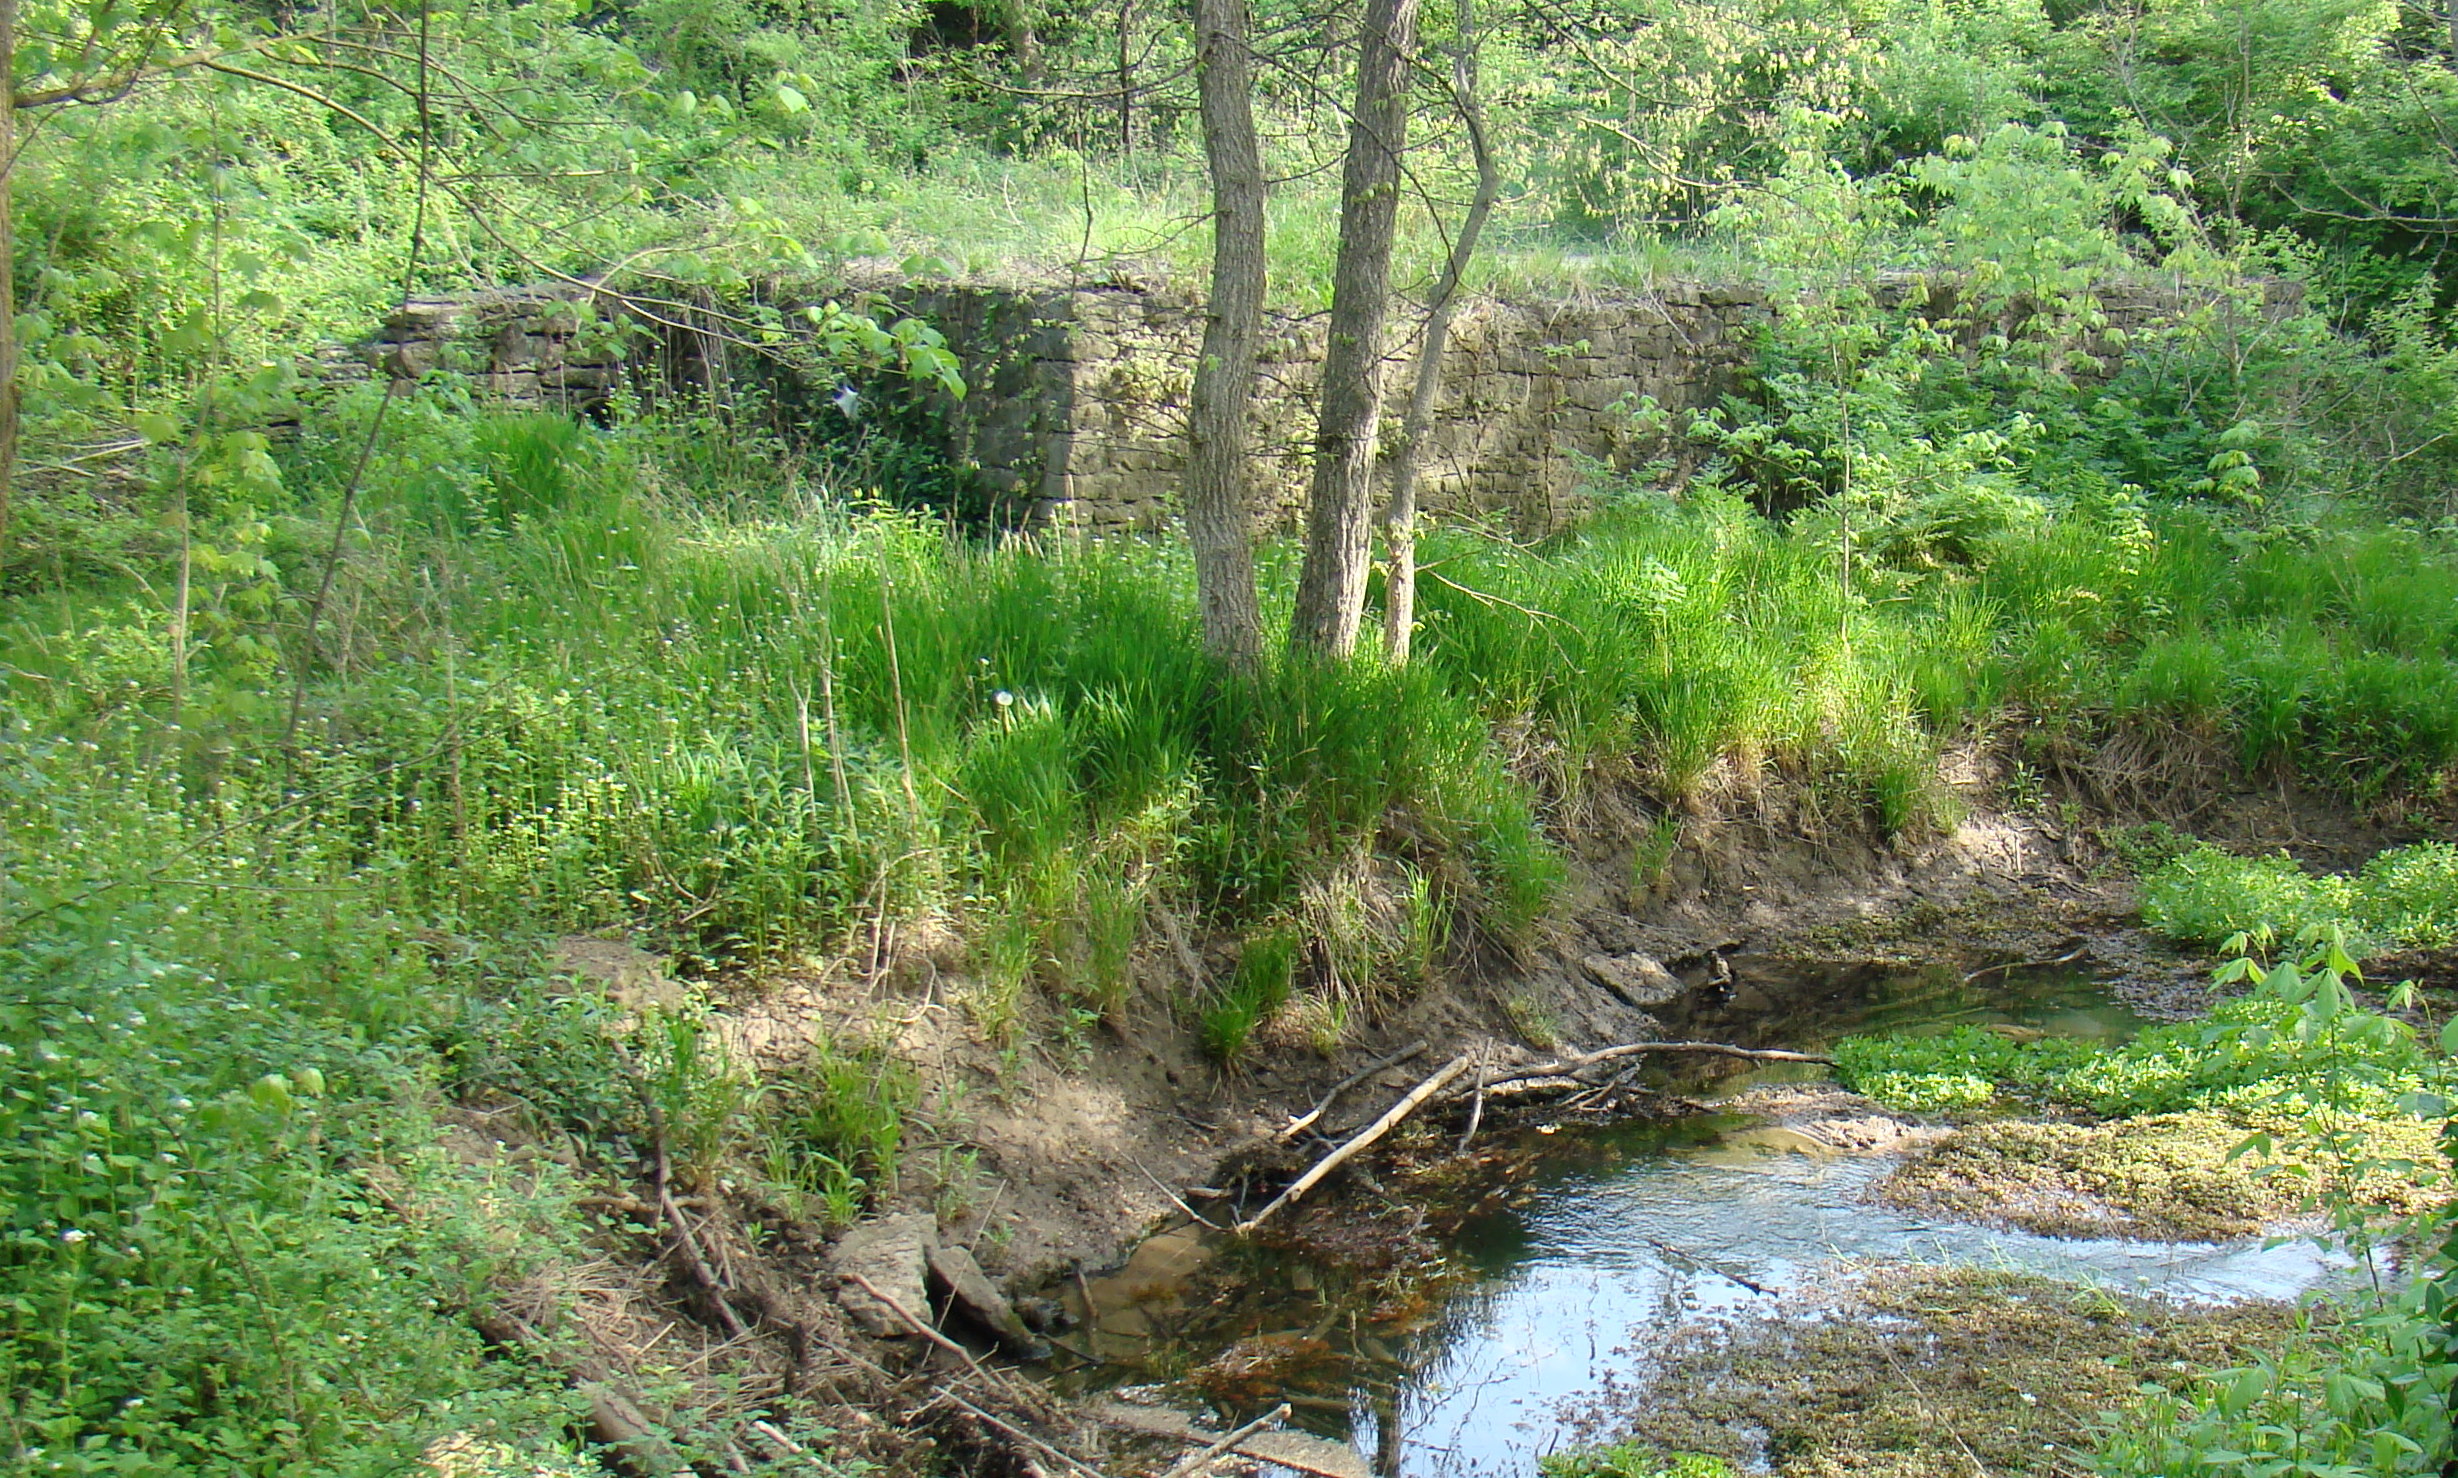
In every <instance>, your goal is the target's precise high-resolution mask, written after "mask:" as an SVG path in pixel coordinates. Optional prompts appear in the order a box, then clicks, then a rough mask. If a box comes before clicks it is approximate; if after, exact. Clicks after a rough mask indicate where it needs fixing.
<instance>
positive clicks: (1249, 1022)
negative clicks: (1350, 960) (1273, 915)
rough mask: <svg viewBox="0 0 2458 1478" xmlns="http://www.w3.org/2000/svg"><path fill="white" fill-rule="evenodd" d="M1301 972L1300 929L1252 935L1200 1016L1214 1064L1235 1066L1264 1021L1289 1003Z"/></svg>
mask: <svg viewBox="0 0 2458 1478" xmlns="http://www.w3.org/2000/svg"><path fill="white" fill-rule="evenodd" d="M1296 969H1297V931H1296V930H1294V929H1292V928H1289V927H1287V926H1285V925H1283V926H1280V927H1277V928H1271V929H1266V930H1264V931H1262V932H1261V933H1257V934H1252V935H1249V936H1247V938H1246V940H1245V942H1244V943H1243V944H1242V945H1241V946H1240V947H1239V950H1238V964H1237V969H1236V971H1235V972H1234V973H1233V974H1232V975H1231V976H1230V978H1229V981H1228V983H1227V984H1226V985H1225V986H1223V987H1221V989H1220V992H1219V994H1218V996H1217V998H1216V999H1214V1000H1212V1001H1211V1002H1209V1003H1206V1004H1205V1005H1204V1006H1203V1007H1202V1008H1201V1011H1200V1014H1199V1015H1198V1017H1197V1021H1196V1026H1197V1032H1198V1034H1199V1035H1200V1037H1201V1038H1202V1041H1203V1047H1204V1050H1205V1051H1206V1052H1209V1053H1210V1054H1211V1055H1212V1057H1213V1058H1214V1060H1216V1061H1219V1062H1224V1063H1232V1062H1236V1061H1237V1060H1238V1059H1239V1058H1240V1057H1241V1056H1243V1055H1244V1054H1245V1051H1246V1044H1247V1040H1248V1038H1250V1037H1252V1036H1253V1035H1254V1031H1255V1028H1256V1026H1258V1025H1260V1024H1261V1023H1262V1021H1263V1019H1264V1018H1265V1017H1267V1016H1270V1015H1271V1014H1272V1013H1273V1012H1274V1011H1277V1010H1279V1009H1280V1007H1281V1004H1282V1003H1283V1002H1285V1001H1287V1000H1288V998H1289V993H1290V991H1291V989H1292V988H1293V983H1294V979H1295V974H1296Z"/></svg>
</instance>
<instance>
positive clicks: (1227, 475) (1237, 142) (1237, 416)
mask: <svg viewBox="0 0 2458 1478" xmlns="http://www.w3.org/2000/svg"><path fill="white" fill-rule="evenodd" d="M7 3H10V0H0V4H7ZM1249 29H1250V27H1249V24H1248V20H1247V10H1246V0H1195V45H1196V62H1197V71H1196V84H1197V88H1198V90H1199V93H1200V95H1201V108H1202V116H1203V147H1204V154H1205V157H1206V158H1207V159H1208V160H1209V161H1210V163H1211V167H1212V299H1211V303H1210V305H1209V307H1208V309H1207V311H1206V315H1205V319H1204V326H1203V357H1202V358H1201V359H1200V360H1198V361H1197V362H1196V365H1195V385H1194V390H1193V394H1192V397H1191V401H1190V404H1189V406H1188V410H1187V434H1188V441H1189V443H1190V446H1189V455H1188V457H1187V463H1186V531H1187V538H1188V540H1189V542H1191V543H1192V544H1193V545H1194V549H1195V595H1196V602H1197V604H1198V605H1200V606H1201V607H1202V610H1203V640H1204V645H1205V646H1206V647H1207V648H1209V649H1210V650H1211V651H1212V653H1213V654H1214V655H1216V656H1219V657H1222V658H1225V659H1226V660H1227V661H1228V662H1230V663H1231V664H1232V665H1233V666H1237V667H1241V668H1252V667H1253V666H1254V665H1255V663H1256V661H1257V660H1258V658H1259V657H1260V655H1261V652H1262V646H1263V620H1262V614H1261V611H1260V608H1259V607H1258V605H1257V603H1256V600H1255V548H1254V544H1255V533H1254V510H1253V500H1252V499H1251V497H1250V496H1249V493H1248V486H1249V483H1250V482H1251V480H1252V476H1253V468H1252V464H1251V461H1250V459H1249V457H1248V455H1247V425H1246V413H1247V407H1248V405H1249V404H1250V403H1251V402H1252V401H1253V399H1254V392H1255V354H1256V348H1257V343H1258V341H1259V340H1260V339H1261V338H1262V336H1263V288H1264V265H1263V148H1262V144H1261V142H1260V140H1259V139H1258V138H1257V136H1256V134H1255V113H1254V53H1253V51H1252V50H1251V49H1250V44H1249V40H1248V33H1249Z"/></svg>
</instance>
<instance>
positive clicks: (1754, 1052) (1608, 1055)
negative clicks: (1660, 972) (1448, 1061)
mask: <svg viewBox="0 0 2458 1478" xmlns="http://www.w3.org/2000/svg"><path fill="white" fill-rule="evenodd" d="M1642 1052H1706V1053H1712V1054H1714V1055H1716V1056H1719V1057H1740V1058H1746V1059H1747V1060H1749V1061H1751V1062H1814V1063H1816V1064H1818V1065H1819V1066H1821V1067H1833V1066H1834V1065H1835V1059H1834V1058H1832V1057H1827V1056H1824V1055H1822V1054H1820V1053H1816V1052H1787V1051H1783V1050H1782V1049H1780V1048H1775V1047H1735V1046H1733V1045H1731V1044H1730V1043H1728V1042H1624V1043H1622V1044H1621V1045H1620V1046H1618V1047H1603V1048H1599V1049H1597V1050H1596V1051H1594V1052H1583V1053H1581V1054H1580V1055H1578V1056H1576V1057H1564V1058H1559V1059H1557V1060H1555V1061H1553V1062H1540V1063H1537V1064H1536V1065H1535V1066H1533V1067H1523V1068H1517V1069H1514V1070H1513V1071H1511V1072H1509V1073H1505V1074H1504V1075H1502V1076H1501V1077H1498V1078H1495V1079H1494V1080H1493V1081H1492V1082H1491V1083H1489V1084H1487V1086H1488V1087H1489V1088H1490V1087H1496V1086H1499V1085H1501V1084H1504V1083H1519V1082H1525V1081H1526V1080H1527V1079H1530V1078H1561V1077H1568V1076H1569V1075H1570V1074H1572V1073H1575V1072H1577V1071H1579V1070H1580V1069H1581V1068H1588V1067H1594V1066H1595V1065H1596V1064H1598V1063H1600V1062H1611V1061H1613V1060H1614V1059H1615V1058H1620V1057H1635V1056H1637V1055H1639V1054H1640V1053H1642Z"/></svg>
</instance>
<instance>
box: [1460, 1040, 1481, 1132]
mask: <svg viewBox="0 0 2458 1478" xmlns="http://www.w3.org/2000/svg"><path fill="white" fill-rule="evenodd" d="M1484 1122H1485V1052H1484V1049H1483V1048H1479V1049H1478V1050H1477V1101H1476V1106H1475V1107H1474V1108H1471V1109H1470V1110H1468V1127H1467V1128H1465V1129H1463V1130H1461V1131H1460V1135H1459V1153H1461V1154H1463V1155H1465V1154H1467V1153H1468V1146H1469V1145H1471V1144H1473V1143H1475V1142H1476V1137H1477V1126H1478V1125H1479V1124H1482V1123H1484Z"/></svg>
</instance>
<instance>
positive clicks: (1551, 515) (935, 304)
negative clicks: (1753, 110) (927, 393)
mask: <svg viewBox="0 0 2458 1478" xmlns="http://www.w3.org/2000/svg"><path fill="white" fill-rule="evenodd" d="M899 306H900V307H902V308H904V309H906V311H909V312H911V313H913V314H915V315H916V316H918V317H922V318H925V319H927V320H929V321H930V322H932V323H935V324H937V325H938V326H939V328H940V330H941V331H942V332H943V333H945V334H946V335H947V337H948V340H949V343H950V346H951V347H952V348H954V349H955V350H956V351H957V353H958V354H959V355H960V356H961V357H962V358H963V359H964V361H965V369H966V380H967V383H968V384H969V385H970V386H971V387H972V389H971V392H970V393H969V394H968V395H967V396H966V397H965V398H964V399H963V400H962V401H955V400H953V399H946V400H943V401H942V403H941V405H940V410H941V412H942V416H943V418H944V420H945V422H946V424H947V425H948V426H949V428H950V440H951V446H950V448H949V450H950V451H951V452H952V453H953V454H954V455H956V456H957V457H958V458H960V459H962V460H963V461H965V462H967V463H969V464H970V465H972V466H974V467H976V468H978V469H979V476H980V478H981V479H982V481H983V483H984V485H985V486H986V487H987V488H988V489H989V490H990V491H992V492H993V493H994V494H996V495H998V496H1000V497H1002V498H1005V499H1010V500H1013V501H1014V503H1015V504H1016V505H1017V506H1018V507H1019V509H1020V510H1029V513H1030V519H1031V521H1032V522H1034V523H1037V524H1041V525H1045V526H1064V527H1073V528H1080V529H1084V530H1089V531H1101V530H1110V529H1152V528H1158V527H1160V526H1161V525H1162V524H1163V523H1165V522H1166V521H1167V520H1168V518H1169V517H1170V516H1171V511H1172V508H1173V506H1174V501H1175V499H1176V496H1177V491H1178V483H1179V476H1180V473H1181V472H1182V470H1183V469H1184V466H1185V462H1186V451H1187V443H1186V407H1187V398H1188V393H1189V390H1190V389H1191V387H1192V383H1193V377H1194V366H1195V358H1196V353H1197V349H1198V347H1199V346H1200V344H1201V342H1202V338H1203V307H1202V304H1201V302H1200V301H1199V300H1197V299H1195V298H1193V297H1190V296H1188V295H1186V294H1184V293H1181V292H1175V291H1171V290H1168V289H1154V288H1146V289H1134V288H1085V289H1077V290H1072V291H1058V290H1045V291H1041V292H1034V293H1002V292H993V291H988V290H983V289H974V288H937V289H925V290H921V291H917V292H912V293H908V294H900V295H899ZM1767 315H1768V308H1767V305H1766V302H1765V300H1764V298H1763V297H1762V296H1761V295H1759V294H1758V293H1756V292H1755V291H1753V290H1749V289H1718V288H1694V287H1684V288H1672V289H1667V290H1665V291H1662V292H1655V293H1644V294H1642V293H1625V294H1612V295H1603V294H1598V295H1588V296H1584V297H1581V298H1577V299H1565V300H1562V301H1558V302H1551V303H1534V304H1530V303H1500V302H1478V303H1472V304H1469V305H1466V306H1464V307H1463V309H1462V310H1461V312H1460V314H1459V316H1458V318H1457V320H1456V321H1455V323H1454V325H1453V328H1452V337H1451V347H1450V350H1449V353H1448V354H1447V355H1446V357H1445V360H1444V373H1443V379H1442V388H1441V393H1440V396H1439V398H1438V400H1437V402H1436V412H1435V421H1434V425H1433V428H1432V432H1431V435H1430V437H1429V443H1428V446H1427V449H1426V456H1425V460H1424V463H1423V468H1424V471H1423V484H1422V487H1421V491H1420V499H1421V501H1422V503H1423V506H1424V507H1425V508H1426V509H1427V510H1428V511H1429V512H1431V513H1435V514H1443V513H1454V514H1456V513H1469V512H1472V513H1475V514H1477V515H1479V516H1483V517H1488V518H1494V519H1498V520H1501V521H1503V522H1506V523H1508V524H1510V525H1512V526H1513V527H1516V528H1518V529H1521V530H1523V531H1527V532H1542V531H1544V530H1548V529H1552V528H1555V527H1558V526H1559V525H1560V524H1561V523H1562V522H1563V521H1564V520H1565V519H1566V518H1567V517H1568V516H1569V515H1570V514H1571V513H1573V512H1574V511H1575V510H1576V509H1577V507H1578V506H1579V502H1580V495H1581V491H1582V489H1583V488H1584V487H1585V486H1586V485H1587V484H1588V482H1590V481H1591V480H1592V476H1593V473H1592V469H1593V468H1594V467H1595V466H1596V465H1599V464H1601V465H1604V466H1608V467H1613V468H1617V469H1622V468H1628V467H1630V466H1633V465H1636V464H1637V463H1638V462H1640V461H1642V460H1644V459H1645V458H1646V457H1647V456H1649V455H1653V454H1655V453H1657V452H1658V451H1660V450H1661V443H1660V442H1656V441H1651V439H1650V438H1648V437H1647V436H1645V435H1644V434H1643V433H1642V431H1641V429H1640V427H1639V425H1638V423H1637V420H1636V414H1635V413H1636V411H1637V410H1638V408H1639V407H1640V406H1641V405H1642V404H1643V403H1644V402H1645V401H1647V400H1649V399H1652V400H1653V401H1654V402H1656V403H1657V404H1658V405H1661V406H1663V407H1665V408H1666V409H1668V410H1676V411H1679V410H1688V409H1691V408H1695V407H1701V406H1707V405H1712V404H1714V403H1715V402H1716V400H1717V399H1718V398H1719V397H1721V396H1722V395H1724V394H1726V393H1727V392H1730V391H1732V390H1735V389H1738V388H1739V387H1740V383H1741V369H1742V367H1743V365H1744V364H1745V363H1746V361H1747V359H1748V357H1749V348H1748V339H1749V333H1750V329H1751V327H1752V326H1753V325H1754V324H1756V323H1758V322H1760V321H1763V320H1764V319H1765V318H1766V317H1767ZM1403 327H1405V326H1403ZM1398 348H1399V351H1400V352H1399V353H1398V354H1397V355H1396V356H1395V357H1394V359H1393V361H1392V362H1391V363H1390V365H1389V366H1388V368H1387V371H1386V376H1387V379H1386V384H1387V387H1388V389H1389V392H1390V396H1391V401H1392V406H1393V414H1391V415H1388V416H1386V417H1385V418H1384V422H1383V435H1384V444H1385V450H1386V451H1388V450H1389V448H1390V444H1391V442H1392V440H1393V439H1394V438H1395V437H1396V436H1397V434H1398V430H1399V417H1398V414H1397V412H1398V409H1399V407H1400V405H1401V404H1402V403H1404V401H1405V399H1406V396H1407V394H1408V391H1409V388H1410V387H1411V386H1412V385H1413V384H1414V382H1415V375H1416V368H1415V354H1416V348H1417V345H1416V344H1415V343H1414V342H1413V341H1412V342H1407V343H1403V344H1401V345H1399V346H1398ZM1322 354H1323V325H1322V320H1321V319H1320V318H1319V317H1318V318H1302V317H1296V316H1290V315H1280V316H1276V317H1275V318H1274V319H1273V321H1272V322H1271V323H1270V324H1269V325H1268V326H1267V330H1266V333H1265V340H1264V351H1263V356H1262V365H1261V381H1260V384H1259V386H1258V393H1257V397H1256V406H1255V416H1254V426H1253V434H1254V446H1255V449H1256V453H1257V466H1256V480H1257V488H1256V494H1257V501H1258V505H1259V507H1258V512H1259V514H1260V515H1261V516H1262V518H1263V519H1264V520H1265V521H1266V522H1286V521H1288V520H1290V519H1292V518H1294V516H1295V514H1296V512H1297V510H1298V509H1299V507H1300V506H1301V504H1302V501H1303V498H1304V494H1305V485H1306V477H1307V469H1308V462H1309V451H1310V446H1311V442H1312V437H1313V430H1314V405H1315V396H1316V391H1317V388H1318V380H1319V377H1320V374H1321V365H1322Z"/></svg>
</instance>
